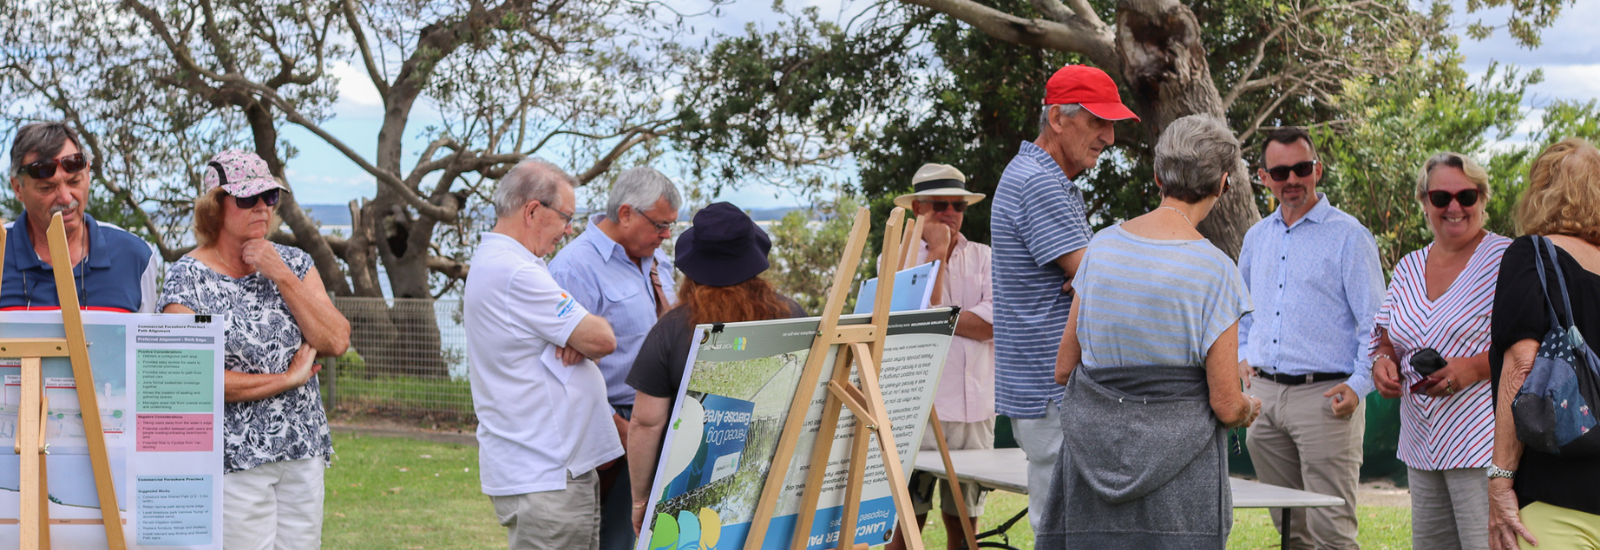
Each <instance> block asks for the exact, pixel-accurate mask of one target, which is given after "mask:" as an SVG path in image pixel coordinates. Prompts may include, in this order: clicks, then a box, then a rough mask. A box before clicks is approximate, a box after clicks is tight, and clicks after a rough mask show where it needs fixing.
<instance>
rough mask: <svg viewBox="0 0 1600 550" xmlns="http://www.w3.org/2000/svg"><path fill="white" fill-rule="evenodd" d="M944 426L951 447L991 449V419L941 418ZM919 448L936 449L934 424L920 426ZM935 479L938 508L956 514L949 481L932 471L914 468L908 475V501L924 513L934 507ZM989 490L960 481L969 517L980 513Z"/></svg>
mask: <svg viewBox="0 0 1600 550" xmlns="http://www.w3.org/2000/svg"><path fill="white" fill-rule="evenodd" d="M939 424H940V426H943V427H944V439H945V443H947V444H949V445H950V450H952V451H956V450H965V449H993V448H994V419H993V418H990V419H988V420H981V421H978V422H940V423H939ZM920 452H925V453H926V452H932V453H935V454H937V453H938V452H939V443H938V442H937V441H935V440H934V436H933V428H932V427H928V428H924V429H923V430H922V450H921V451H920ZM935 481H938V483H937V485H938V486H939V501H940V505H939V510H940V511H941V512H944V513H945V514H948V515H952V516H954V515H956V514H957V513H959V510H957V509H956V499H955V496H953V494H952V493H951V492H950V483H949V482H945V481H939V479H938V478H936V477H934V476H933V475H932V474H928V473H924V472H917V473H915V474H912V475H911V505H912V510H913V511H915V512H916V513H917V515H919V516H922V515H927V514H928V512H929V511H931V510H933V487H934V485H935V483H934V482H935ZM987 494H988V490H985V489H980V488H978V484H976V483H972V482H963V483H962V484H961V497H962V500H965V501H966V503H967V513H968V514H971V517H979V516H982V515H983V500H984V496H985V495H987Z"/></svg>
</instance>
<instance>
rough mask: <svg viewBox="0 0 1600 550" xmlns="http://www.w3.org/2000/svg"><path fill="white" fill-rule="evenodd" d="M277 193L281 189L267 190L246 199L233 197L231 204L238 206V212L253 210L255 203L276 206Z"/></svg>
mask: <svg viewBox="0 0 1600 550" xmlns="http://www.w3.org/2000/svg"><path fill="white" fill-rule="evenodd" d="M278 191H281V189H268V190H266V191H262V192H260V193H256V194H254V195H250V196H248V197H234V198H233V203H234V204H237V205H239V209H240V210H249V209H251V208H255V207H256V201H261V202H264V203H267V206H277V205H278Z"/></svg>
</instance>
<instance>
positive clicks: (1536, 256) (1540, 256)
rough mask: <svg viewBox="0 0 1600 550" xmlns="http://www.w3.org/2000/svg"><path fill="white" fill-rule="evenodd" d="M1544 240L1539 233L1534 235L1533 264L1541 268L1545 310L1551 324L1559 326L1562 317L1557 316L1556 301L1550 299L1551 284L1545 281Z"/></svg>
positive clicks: (1540, 280) (1541, 286)
mask: <svg viewBox="0 0 1600 550" xmlns="http://www.w3.org/2000/svg"><path fill="white" fill-rule="evenodd" d="M1544 240H1545V238H1544V237H1541V236H1539V235H1534V236H1533V240H1532V241H1533V266H1534V267H1535V268H1538V270H1539V292H1540V293H1542V294H1544V310H1545V312H1546V313H1549V314H1550V326H1552V327H1559V326H1561V318H1560V317H1557V316H1556V305H1555V302H1554V301H1551V300H1550V286H1549V285H1548V284H1547V283H1546V282H1545V273H1544V248H1543V247H1542V246H1541V245H1542V244H1543V242H1542V241H1544ZM1558 267H1559V266H1558Z"/></svg>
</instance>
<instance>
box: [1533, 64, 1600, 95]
mask: <svg viewBox="0 0 1600 550" xmlns="http://www.w3.org/2000/svg"><path fill="white" fill-rule="evenodd" d="M1533 91H1534V93H1535V94H1537V95H1539V96H1548V97H1549V98H1551V99H1567V100H1576V101H1588V100H1591V99H1596V98H1600V64H1593V65H1546V66H1545V67H1544V82H1542V83H1540V84H1539V85H1538V86H1534V87H1533ZM1540 99H1543V98H1540Z"/></svg>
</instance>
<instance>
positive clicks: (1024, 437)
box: [1011, 401, 1062, 531]
mask: <svg viewBox="0 0 1600 550" xmlns="http://www.w3.org/2000/svg"><path fill="white" fill-rule="evenodd" d="M1011 435H1012V437H1014V438H1016V440H1017V446H1018V447H1022V454H1024V455H1027V457H1028V525H1030V526H1032V527H1033V529H1034V530H1035V531H1037V530H1038V529H1039V525H1040V523H1039V522H1040V521H1042V520H1043V519H1044V513H1045V503H1046V502H1048V499H1049V497H1050V481H1051V480H1052V479H1053V478H1054V476H1055V474H1056V456H1057V455H1059V454H1060V453H1061V435H1062V433H1061V402H1059V401H1051V402H1049V403H1046V404H1045V406H1044V418H1013V419H1011Z"/></svg>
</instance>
